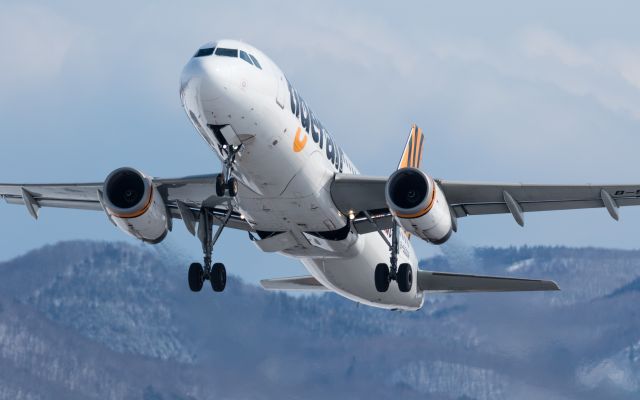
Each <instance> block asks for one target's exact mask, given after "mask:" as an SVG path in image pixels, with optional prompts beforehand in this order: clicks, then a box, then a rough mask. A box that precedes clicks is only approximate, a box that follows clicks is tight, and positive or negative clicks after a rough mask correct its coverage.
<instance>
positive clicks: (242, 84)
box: [0, 40, 640, 310]
mask: <svg viewBox="0 0 640 400" xmlns="http://www.w3.org/2000/svg"><path fill="white" fill-rule="evenodd" d="M180 99H181V100H182V105H183V107H184V110H185V111H186V114H187V116H188V118H189V119H190V121H191V122H192V123H193V126H194V127H195V129H196V130H197V131H198V133H199V134H200V135H201V136H202V137H203V138H204V140H205V141H206V142H207V144H208V145H209V147H211V149H212V150H213V152H214V153H215V154H216V155H217V156H218V158H219V159H220V160H221V161H222V171H221V172H220V173H218V174H212V175H200V176H190V177H184V178H175V179H160V178H154V177H151V176H149V175H147V174H145V173H143V172H141V171H139V170H136V169H134V168H129V167H125V168H118V169H116V170H115V171H113V172H112V173H110V174H109V175H108V176H107V178H106V179H105V181H104V182H99V183H72V184H0V196H2V197H3V198H4V199H5V200H6V201H7V202H8V203H12V204H22V205H24V206H25V207H26V209H27V210H28V212H29V213H30V214H31V215H32V216H33V217H34V218H37V217H38V211H39V209H40V208H41V207H61V208H77V209H84V210H95V211H103V212H104V213H106V215H107V217H108V219H109V220H110V221H111V222H112V223H113V224H114V225H115V226H117V227H118V228H120V229H121V230H122V231H124V232H126V233H128V234H129V235H132V236H134V237H136V238H138V239H140V240H142V241H144V242H147V243H158V242H160V241H162V240H163V239H164V237H165V236H166V235H167V233H168V232H169V231H171V229H172V224H173V220H174V219H181V220H182V222H183V223H184V224H185V226H186V228H187V230H188V231H189V232H190V233H191V234H194V235H196V236H197V237H198V239H199V240H200V241H201V243H202V249H203V252H204V262H203V263H202V264H201V263H193V264H191V266H190V267H189V272H188V283H189V287H190V288H191V290H193V291H194V292H197V291H200V290H201V289H202V287H203V284H204V282H205V281H209V282H210V283H211V286H212V288H213V290H214V291H216V292H220V291H222V290H224V288H225V285H226V269H225V267H224V265H223V264H221V263H213V260H212V252H213V248H214V245H215V244H216V241H217V240H218V238H219V237H220V234H221V233H222V231H223V229H224V228H225V227H229V228H233V229H241V230H244V231H247V232H248V236H249V239H250V240H251V241H252V242H253V243H254V244H255V245H256V246H258V247H259V248H260V249H261V250H262V251H265V252H278V253H281V254H283V255H287V256H290V257H294V258H297V259H299V260H300V261H301V262H302V263H303V264H304V266H305V267H306V268H307V270H308V272H309V275H308V276H301V277H292V278H285V279H270V280H264V281H262V282H261V283H262V286H263V287H264V288H266V289H272V290H315V291H333V292H335V293H338V294H340V295H342V296H344V297H346V298H349V299H351V300H353V301H356V302H360V303H363V304H367V305H370V306H374V307H380V308H387V309H403V310H417V309H419V308H420V307H421V306H422V304H423V299H424V293H425V292H429V291H441V292H483V291H535V290H558V286H557V285H556V284H555V283H554V282H552V281H543V280H532V279H519V278H506V277H492V276H477V275H465V274H454V273H443V272H430V271H425V270H419V269H418V260H417V258H416V255H415V253H414V251H413V248H412V247H411V244H410V242H409V240H410V238H411V237H412V236H417V237H418V238H420V239H422V240H424V241H427V242H429V243H433V244H442V243H444V242H445V241H447V239H448V238H449V237H450V236H451V234H452V232H456V231H457V225H458V224H457V220H458V219H459V218H462V217H466V216H473V215H482V214H498V213H510V214H511V215H512V216H513V218H514V219H515V221H516V222H517V223H518V224H520V225H523V224H524V213H525V212H531V211H548V210H567V209H576V208H593V207H605V208H606V209H607V211H608V212H609V214H610V215H611V216H612V217H613V218H615V219H618V207H619V206H629V205H638V204H640V185H603V186H598V185H566V186H565V185H523V184H490V183H466V182H451V181H447V180H442V179H434V178H432V177H431V176H429V175H428V174H426V173H425V172H423V171H422V170H420V164H421V161H422V148H423V145H424V135H423V132H422V129H420V128H418V127H417V126H413V127H412V128H411V131H410V133H409V138H408V139H407V142H406V145H405V147H404V152H403V153H402V155H401V157H400V163H399V165H398V169H397V170H396V171H395V172H393V173H392V174H391V175H390V176H389V177H374V176H363V175H360V174H359V172H358V169H357V168H356V167H355V166H354V165H353V164H352V162H351V161H350V160H349V157H347V155H346V154H345V153H344V152H343V151H342V149H341V148H340V147H339V146H338V145H337V143H336V141H335V139H334V137H333V136H332V135H331V134H330V133H329V131H328V130H327V129H326V128H325V127H324V126H323V125H322V123H321V122H320V120H319V119H318V117H317V116H316V115H315V114H314V113H313V111H311V109H310V108H309V107H308V106H307V104H306V103H305V101H304V100H303V99H302V97H301V96H300V94H299V93H298V92H297V91H296V90H295V89H294V88H293V86H292V85H291V83H290V82H289V81H288V80H287V78H286V77H285V75H284V74H283V73H282V71H281V70H280V69H279V68H278V67H277V66H276V64H275V63H274V62H273V61H271V60H270V59H269V58H268V57H267V56H266V55H265V54H263V53H262V52H261V51H259V50H257V49H256V48H254V47H252V46H250V45H248V44H246V43H243V42H240V41H235V40H219V41H217V42H212V43H207V44H205V45H204V46H202V47H201V48H200V49H199V50H198V51H197V52H196V54H195V55H194V56H193V58H191V59H190V60H189V62H188V63H187V65H186V66H185V67H184V70H183V71H182V76H181V80H180ZM214 227H216V230H215V232H214V229H213V228H214Z"/></svg>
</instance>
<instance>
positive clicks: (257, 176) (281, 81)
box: [180, 40, 423, 310]
mask: <svg viewBox="0 0 640 400" xmlns="http://www.w3.org/2000/svg"><path fill="white" fill-rule="evenodd" d="M208 46H210V47H213V46H215V47H216V48H218V47H220V48H227V49H238V50H243V51H244V52H246V53H248V54H251V55H252V56H254V57H255V59H257V60H258V61H259V64H260V66H261V69H260V68H258V67H256V66H255V65H252V64H250V63H249V62H246V61H245V60H243V59H242V58H237V57H228V56H222V55H215V54H212V55H207V56H200V57H194V58H192V59H191V60H190V61H189V62H188V63H187V65H186V66H185V68H184V70H183V73H182V77H181V85H180V97H181V100H182V103H183V106H184V108H185V111H186V112H187V115H188V116H189V119H190V120H191V121H192V123H193V124H194V126H195V128H196V129H197V130H198V132H199V133H200V135H201V136H202V137H203V138H204V139H205V141H207V143H208V144H209V145H210V146H211V148H212V149H213V150H214V151H215V152H216V154H217V155H218V157H219V158H220V159H221V160H222V159H223V157H224V154H223V153H222V152H221V150H220V139H221V138H220V132H218V134H217V135H216V133H214V131H215V130H216V127H224V129H223V132H224V134H223V137H224V139H223V140H224V141H226V142H228V143H236V144H237V143H241V144H242V149H241V152H240V154H239V155H238V156H237V158H236V163H235V165H234V169H233V175H234V176H235V177H236V178H237V179H238V180H239V182H240V183H241V184H240V188H239V191H238V195H237V197H236V201H237V208H238V210H239V211H240V212H241V213H242V214H243V215H244V217H245V218H246V220H247V222H248V223H249V224H250V225H251V226H252V227H253V228H254V229H255V230H256V231H259V232H267V231H268V232H283V235H284V236H283V237H286V238H287V239H286V240H285V239H283V240H282V241H283V242H284V243H285V244H283V245H282V247H277V250H276V251H278V252H280V253H282V254H285V255H288V256H290V257H295V258H297V259H300V261H301V262H302V263H303V264H304V265H305V267H306V268H307V270H308V271H309V272H310V274H311V275H313V276H314V277H315V278H316V279H317V280H318V281H319V282H321V283H322V284H323V285H325V286H326V287H328V288H330V289H331V290H333V291H335V292H336V293H338V294H340V295H342V296H344V297H347V298H349V299H351V300H354V301H357V302H360V303H364V304H367V305H371V306H376V307H382V308H390V309H393V308H398V309H406V310H416V309H418V308H420V307H421V306H422V302H423V294H422V291H420V290H419V289H418V288H417V286H418V285H417V284H415V283H414V285H413V287H412V289H411V291H409V292H407V293H403V292H400V291H399V290H398V287H397V285H391V286H390V287H389V290H388V291H387V292H384V293H380V292H378V291H377V290H376V288H375V285H374V279H373V276H374V269H375V267H376V265H377V264H378V263H387V264H388V263H389V255H390V254H389V249H388V246H387V244H386V243H385V241H384V240H383V239H382V237H381V236H380V235H379V234H378V233H377V232H373V233H369V234H365V235H360V234H358V233H356V231H355V230H353V229H351V230H350V231H348V232H346V230H348V228H344V229H342V230H340V228H343V227H345V224H348V219H347V217H346V216H345V215H343V214H342V213H340V212H339V210H338V209H337V208H336V206H335V205H334V203H333V201H332V199H331V195H330V192H329V187H330V184H331V182H332V179H333V176H334V174H335V173H338V172H343V173H352V174H357V173H358V171H357V169H356V168H355V166H353V164H352V163H351V161H350V160H349V158H348V157H347V155H346V154H344V152H343V151H342V150H341V149H340V148H339V147H338V146H337V144H336V143H335V141H334V139H333V137H332V136H331V135H330V134H329V132H328V131H327V130H326V129H325V128H324V127H323V126H322V124H321V123H320V121H319V120H318V119H317V117H316V116H315V115H314V114H313V112H312V111H311V110H310V109H309V108H308V106H307V105H306V103H305V102H304V100H302V98H301V97H300V96H299V95H298V93H297V92H296V91H295V89H294V88H293V87H292V86H291V85H290V84H289V82H288V81H287V79H286V78H285V76H284V74H283V73H282V71H281V70H280V69H279V68H278V67H277V66H276V65H275V64H274V63H273V62H272V61H271V60H270V59H269V58H268V57H267V56H266V55H264V54H263V53H262V52H260V51H259V50H257V49H255V48H254V47H251V46H249V45H247V44H245V43H242V42H239V41H232V40H221V41H218V42H216V43H212V44H209V45H208ZM206 47H207V45H205V46H203V48H206ZM229 128H230V129H229ZM339 231H340V234H337V233H336V232H339ZM317 232H320V234H317ZM323 232H324V233H327V232H329V233H331V232H334V233H336V234H337V235H338V236H339V240H335V239H334V238H327V235H326V234H325V235H323V234H322V233H323ZM323 236H324V237H323ZM399 236H400V237H401V241H400V245H401V246H400V254H399V263H402V262H407V263H409V264H411V266H412V269H413V276H414V277H415V276H417V266H418V260H417V258H416V255H415V253H414V251H413V248H412V247H411V245H410V243H409V240H408V239H407V237H406V236H405V235H399ZM257 244H258V246H259V247H260V241H258V242H257ZM261 248H262V249H263V250H265V246H263V247H261ZM267 251H272V250H267Z"/></svg>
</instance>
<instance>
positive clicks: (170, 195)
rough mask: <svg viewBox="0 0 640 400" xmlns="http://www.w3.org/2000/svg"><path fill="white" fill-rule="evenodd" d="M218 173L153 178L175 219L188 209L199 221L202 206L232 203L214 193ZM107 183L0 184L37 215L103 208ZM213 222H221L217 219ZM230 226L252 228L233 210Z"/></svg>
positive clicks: (216, 209) (221, 208)
mask: <svg viewBox="0 0 640 400" xmlns="http://www.w3.org/2000/svg"><path fill="white" fill-rule="evenodd" d="M215 177H216V175H213V174H212V175H198V176H188V177H182V178H170V179H158V178H154V179H152V182H153V185H154V186H155V187H156V188H157V189H158V192H159V193H160V195H161V196H162V199H163V202H164V204H165V205H166V207H167V210H168V212H169V214H170V215H171V217H172V218H178V219H182V218H183V215H185V213H186V212H187V211H189V212H191V216H192V218H193V219H194V220H196V221H197V220H198V217H199V212H200V209H201V208H202V207H207V208H209V209H210V210H211V211H212V213H213V215H214V216H217V217H219V219H222V217H223V216H224V215H225V214H226V211H227V205H228V204H229V202H228V201H227V200H228V199H227V198H225V197H218V196H217V195H216V193H215ZM103 186H104V184H103V183H102V182H100V183H97V182H96V183H56V184H0V197H1V198H4V200H5V201H6V202H7V203H9V204H21V205H24V206H26V208H27V210H28V211H29V213H30V214H31V215H32V216H34V217H37V216H38V210H39V209H40V208H42V207H55V208H72V209H80V210H94V211H102V210H103V209H104V208H103V206H102V204H101V199H100V196H101V195H102V194H101V192H102V190H103ZM214 223H215V224H217V223H218V221H217V220H216V219H214ZM228 226H229V227H230V228H235V229H241V230H247V231H248V230H251V227H250V226H249V224H248V223H247V222H246V221H245V220H244V219H242V217H241V215H240V214H239V213H238V212H236V211H233V212H232V214H231V217H230V219H229V222H228Z"/></svg>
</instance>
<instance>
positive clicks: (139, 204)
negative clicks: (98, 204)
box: [102, 167, 171, 243]
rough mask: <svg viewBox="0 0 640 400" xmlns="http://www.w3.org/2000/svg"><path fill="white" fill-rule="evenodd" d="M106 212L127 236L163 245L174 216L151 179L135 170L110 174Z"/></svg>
mask: <svg viewBox="0 0 640 400" xmlns="http://www.w3.org/2000/svg"><path fill="white" fill-rule="evenodd" d="M102 202H103V206H104V209H105V211H106V212H107V214H109V218H110V219H111V220H112V221H113V223H114V224H116V226H117V227H118V228H120V229H121V230H123V231H124V232H126V233H127V234H129V235H131V236H133V237H135V238H138V239H140V240H142V241H144V242H147V243H159V242H161V241H162V239H164V237H165V236H166V235H167V233H168V232H169V227H170V223H171V221H170V219H169V218H170V217H169V214H168V212H167V207H166V206H165V204H164V201H163V200H162V196H161V195H160V193H159V192H158V189H157V188H156V187H155V186H154V185H153V182H152V180H151V178H150V177H148V176H146V175H145V174H143V173H142V172H140V171H138V170H136V169H133V168H128V167H124V168H118V169H116V170H115V171H113V172H112V173H110V174H109V176H108V177H107V179H106V180H105V181H104V186H103V189H102Z"/></svg>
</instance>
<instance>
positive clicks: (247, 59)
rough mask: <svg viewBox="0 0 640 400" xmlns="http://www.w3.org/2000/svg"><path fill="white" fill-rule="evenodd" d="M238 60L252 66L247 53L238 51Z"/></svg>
mask: <svg viewBox="0 0 640 400" xmlns="http://www.w3.org/2000/svg"><path fill="white" fill-rule="evenodd" d="M240 58H242V59H243V60H245V61H246V62H248V63H249V64H253V63H252V62H251V59H250V58H249V56H248V55H247V53H245V52H244V51H242V50H240Z"/></svg>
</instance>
